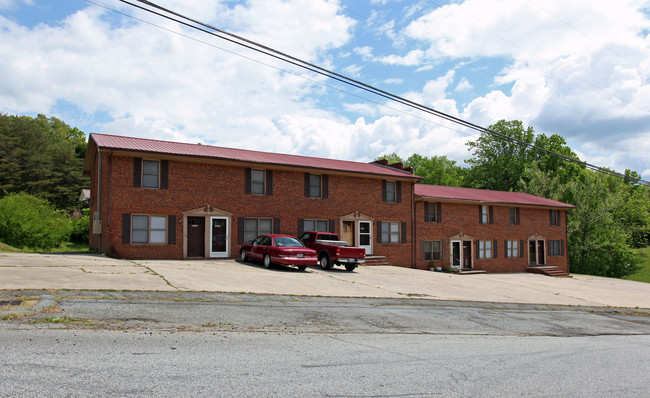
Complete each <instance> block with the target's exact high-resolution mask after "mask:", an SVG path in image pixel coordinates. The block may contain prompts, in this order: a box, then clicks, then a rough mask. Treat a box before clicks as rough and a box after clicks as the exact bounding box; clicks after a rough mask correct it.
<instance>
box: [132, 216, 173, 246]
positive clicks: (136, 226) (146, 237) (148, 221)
mask: <svg viewBox="0 0 650 398" xmlns="http://www.w3.org/2000/svg"><path fill="white" fill-rule="evenodd" d="M166 241H167V217H166V216H148V215H132V216H131V243H142V244H149V243H165V242H166Z"/></svg>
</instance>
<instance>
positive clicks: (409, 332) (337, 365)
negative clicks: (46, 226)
mask: <svg viewBox="0 0 650 398" xmlns="http://www.w3.org/2000/svg"><path fill="white" fill-rule="evenodd" d="M18 293H20V294H25V293H28V294H32V293H39V292H15V293H14V295H13V296H11V297H8V296H9V295H8V292H4V299H5V301H7V300H6V299H13V300H14V304H17V303H16V301H19V300H16V297H17V294H18ZM40 293H41V294H42V295H43V296H42V297H43V298H42V301H45V302H49V303H50V305H51V307H49V308H47V307H45V308H42V311H43V312H39V313H35V314H32V315H29V314H27V315H25V316H23V317H20V318H17V319H7V320H4V321H0V340H1V341H2V344H1V345H0V358H2V360H1V361H0V386H2V394H1V395H2V396H8V397H14V396H16V397H18V396H21V397H22V396H52V397H59V396H66V397H67V396H72V397H75V396H79V397H81V396H91V395H92V396H152V395H155V396H165V397H167V396H169V397H171V396H179V395H182V396H232V397H260V396H264V397H272V396H277V397H284V396H301V397H430V396H452V397H454V396H493V397H503V396H522V395H524V396H533V397H537V396H539V397H542V396H544V397H548V396H553V397H562V396H565V397H646V396H647V391H648V390H647V387H648V374H650V362H649V361H648V360H647V359H648V358H649V357H650V316H649V314H648V313H647V312H646V313H644V312H643V311H640V312H637V311H631V310H629V311H623V312H621V311H620V310H614V309H603V308H576V307H558V306H540V305H514V304H494V303H493V304H490V303H461V302H436V301H430V300H413V299H400V300H395V299H358V298H356V299H353V298H318V297H295V296H265V295H247V294H215V293H156V294H153V293H143V292H66V291H55V292H52V293H53V295H51V296H48V294H43V292H40ZM57 319H58V320H59V321H60V320H64V321H62V322H63V323H56V322H58V321H57Z"/></svg>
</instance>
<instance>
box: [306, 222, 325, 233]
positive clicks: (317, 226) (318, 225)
mask: <svg viewBox="0 0 650 398" xmlns="http://www.w3.org/2000/svg"><path fill="white" fill-rule="evenodd" d="M327 223H328V221H327V220H304V221H303V224H302V225H303V230H304V231H315V232H329V231H328V230H327Z"/></svg>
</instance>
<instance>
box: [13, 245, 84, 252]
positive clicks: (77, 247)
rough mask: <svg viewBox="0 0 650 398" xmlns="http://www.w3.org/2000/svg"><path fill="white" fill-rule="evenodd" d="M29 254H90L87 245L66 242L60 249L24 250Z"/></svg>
mask: <svg viewBox="0 0 650 398" xmlns="http://www.w3.org/2000/svg"><path fill="white" fill-rule="evenodd" d="M23 251H25V252H27V253H90V252H91V251H90V248H89V247H88V244H87V243H74V242H64V243H62V244H61V246H59V247H55V248H52V249H46V250H39V249H23Z"/></svg>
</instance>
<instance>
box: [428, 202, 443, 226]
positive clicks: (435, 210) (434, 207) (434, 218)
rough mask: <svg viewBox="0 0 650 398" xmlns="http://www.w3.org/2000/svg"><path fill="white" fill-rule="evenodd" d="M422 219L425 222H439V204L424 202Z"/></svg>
mask: <svg viewBox="0 0 650 398" xmlns="http://www.w3.org/2000/svg"><path fill="white" fill-rule="evenodd" d="M424 206H425V207H424V219H425V221H426V222H440V221H441V214H440V213H441V205H440V203H439V202H437V203H436V202H424Z"/></svg>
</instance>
